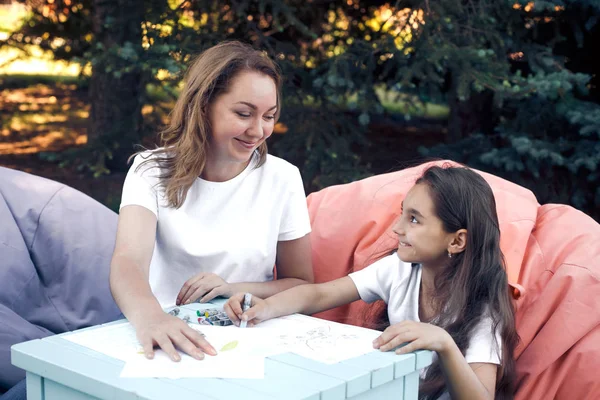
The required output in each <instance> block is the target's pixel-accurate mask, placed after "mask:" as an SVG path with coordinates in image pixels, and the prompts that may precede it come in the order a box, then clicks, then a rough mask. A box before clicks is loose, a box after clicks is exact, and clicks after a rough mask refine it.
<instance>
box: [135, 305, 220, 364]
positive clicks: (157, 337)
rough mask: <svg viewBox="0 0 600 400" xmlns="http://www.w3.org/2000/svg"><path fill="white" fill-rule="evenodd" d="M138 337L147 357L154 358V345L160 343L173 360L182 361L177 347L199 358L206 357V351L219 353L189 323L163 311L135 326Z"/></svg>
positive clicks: (210, 353)
mask: <svg viewBox="0 0 600 400" xmlns="http://www.w3.org/2000/svg"><path fill="white" fill-rule="evenodd" d="M135 331H136V335H137V338H138V340H139V342H140V344H141V345H142V347H143V348H144V354H145V355H146V358H149V359H152V358H154V346H156V345H158V346H159V347H160V348H161V349H163V350H164V352H165V353H167V354H168V355H169V357H171V360H173V361H180V360H181V356H180V355H179V353H178V352H177V350H176V349H175V347H177V348H179V349H180V350H182V351H184V352H185V353H187V354H189V355H190V356H192V357H194V358H195V359H197V360H202V359H203V358H204V353H206V354H209V355H211V356H214V355H217V352H216V350H215V349H214V347H212V346H211V345H210V343H208V342H207V341H206V339H204V337H203V336H202V335H201V334H200V333H198V332H197V331H195V330H194V329H192V328H190V327H189V326H188V324H186V323H185V322H183V321H182V320H181V319H179V318H177V317H174V316H172V315H169V314H166V313H163V312H161V313H160V314H156V315H153V316H152V315H151V316H147V317H146V319H144V320H143V321H142V322H141V323H138V324H137V326H135Z"/></svg>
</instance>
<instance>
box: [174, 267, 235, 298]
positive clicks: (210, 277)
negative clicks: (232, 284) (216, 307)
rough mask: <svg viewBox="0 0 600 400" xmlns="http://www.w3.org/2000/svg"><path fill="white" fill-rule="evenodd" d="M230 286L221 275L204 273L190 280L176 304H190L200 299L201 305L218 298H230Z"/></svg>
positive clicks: (184, 286)
mask: <svg viewBox="0 0 600 400" xmlns="http://www.w3.org/2000/svg"><path fill="white" fill-rule="evenodd" d="M229 291H230V289H229V284H228V283H227V282H225V281H224V280H223V278H221V277H220V276H219V275H217V274H213V273H212V272H208V273H206V272H202V273H199V274H198V275H194V276H192V277H191V278H190V279H188V280H187V281H186V282H185V283H184V284H183V286H182V287H181V290H180V291H179V294H178V295H177V300H176V301H175V304H177V305H178V306H179V305H183V304H189V303H192V302H194V301H196V300H197V299H199V298H200V303H205V302H207V301H209V300H212V299H214V298H215V297H217V296H230V295H231V294H232V293H229Z"/></svg>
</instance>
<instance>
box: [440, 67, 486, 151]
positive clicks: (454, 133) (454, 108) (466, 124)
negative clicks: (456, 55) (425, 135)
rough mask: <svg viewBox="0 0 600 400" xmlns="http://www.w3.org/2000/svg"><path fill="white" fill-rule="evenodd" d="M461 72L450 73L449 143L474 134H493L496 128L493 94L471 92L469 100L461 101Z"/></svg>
mask: <svg viewBox="0 0 600 400" xmlns="http://www.w3.org/2000/svg"><path fill="white" fill-rule="evenodd" d="M459 74H460V72H458V71H452V72H451V73H450V91H449V93H448V106H449V107H450V115H449V117H448V136H447V140H446V141H447V143H449V144H450V143H456V142H458V141H460V140H461V139H463V138H466V137H468V136H469V135H471V134H472V133H476V132H481V133H484V134H491V133H492V132H493V130H494V126H496V122H497V116H496V115H495V114H494V113H493V99H494V96H493V93H491V92H489V91H483V92H481V93H477V92H471V93H470V96H469V98H468V99H464V100H463V99H461V98H460V93H459V81H460V75H459Z"/></svg>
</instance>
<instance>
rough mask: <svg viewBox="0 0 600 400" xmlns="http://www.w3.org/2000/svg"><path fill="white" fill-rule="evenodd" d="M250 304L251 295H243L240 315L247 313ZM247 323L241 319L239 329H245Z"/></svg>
mask: <svg viewBox="0 0 600 400" xmlns="http://www.w3.org/2000/svg"><path fill="white" fill-rule="evenodd" d="M251 304H252V294H250V293H246V294H245V295H244V304H243V305H242V313H245V312H246V311H248V309H249V308H250V305H251ZM247 323H248V321H246V320H244V319H243V318H242V319H241V321H240V328H245V327H246V324H247Z"/></svg>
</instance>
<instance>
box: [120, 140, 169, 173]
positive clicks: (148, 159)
mask: <svg viewBox="0 0 600 400" xmlns="http://www.w3.org/2000/svg"><path fill="white" fill-rule="evenodd" d="M163 157H168V154H167V153H165V152H164V149H163V148H162V147H158V148H155V149H144V150H142V151H139V152H137V153H135V154H134V155H132V156H131V159H130V161H131V166H130V168H129V170H130V171H131V172H133V173H135V174H137V175H141V176H146V177H150V176H157V175H159V174H160V169H161V168H160V160H161V159H162V158H163Z"/></svg>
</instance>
